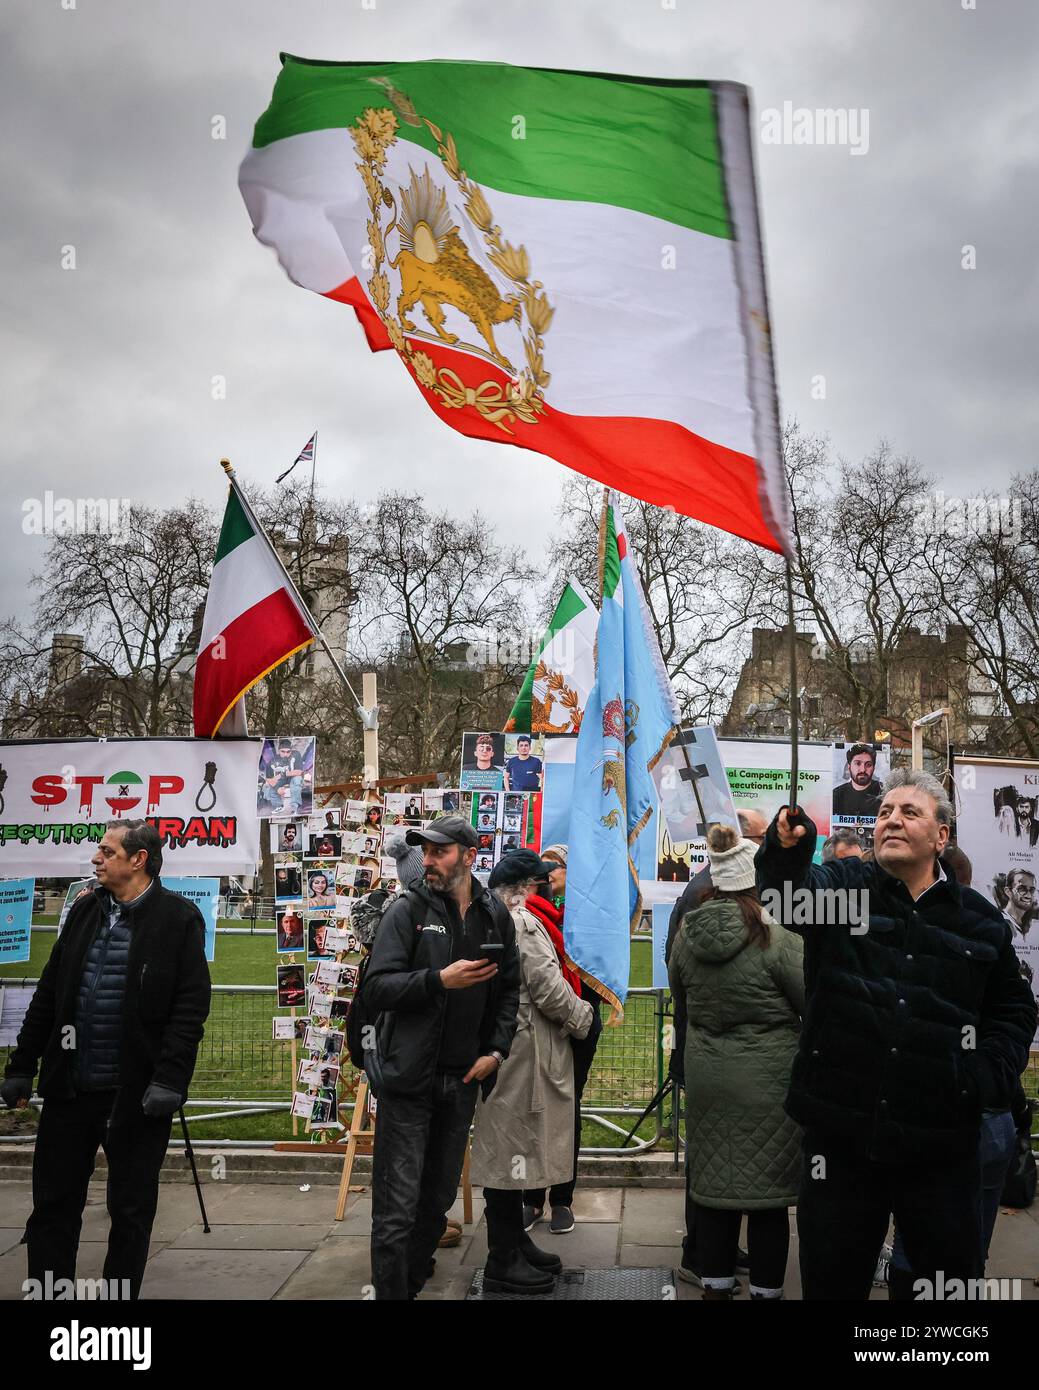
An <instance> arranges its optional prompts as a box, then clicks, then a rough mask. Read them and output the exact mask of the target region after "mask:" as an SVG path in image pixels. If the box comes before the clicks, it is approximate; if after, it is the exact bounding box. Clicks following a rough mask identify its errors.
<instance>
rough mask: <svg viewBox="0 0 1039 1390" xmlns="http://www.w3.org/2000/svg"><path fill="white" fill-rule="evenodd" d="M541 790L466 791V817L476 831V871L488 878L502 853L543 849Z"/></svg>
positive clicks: (463, 801)
mask: <svg viewBox="0 0 1039 1390" xmlns="http://www.w3.org/2000/svg"><path fill="white" fill-rule="evenodd" d="M541 799H542V796H541V793H540V792H481V791H474V792H465V793H463V794H462V798H461V800H462V804H463V806H464V807H465V810H464V813H463V814H464V816H465V819H466V820H468V821H469V823H470V825H472V827H473V829H474V830H475V831H476V836H477V839H476V862H475V864H474V865H473V872H474V873H475V874H476V875H477V876H478V877H480V876H483V877H486V875H487V874H489V873H490V871H491V869H492V868H493V867H494V865H495V864H497V862H498V860H499V859H500V858H501V857H502V855H503V854H508V853H509V852H510V851H511V850H515V849H532V850H535V851H536V850H539V849H540V848H541Z"/></svg>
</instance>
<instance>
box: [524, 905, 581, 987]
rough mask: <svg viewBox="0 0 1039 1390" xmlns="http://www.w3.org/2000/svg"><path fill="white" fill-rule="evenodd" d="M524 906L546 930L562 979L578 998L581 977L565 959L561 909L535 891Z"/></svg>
mask: <svg viewBox="0 0 1039 1390" xmlns="http://www.w3.org/2000/svg"><path fill="white" fill-rule="evenodd" d="M526 907H527V911H528V912H532V913H533V914H534V916H535V917H536V918H537V919H538V921H539V922H540V923H541V925H542V926H543V927H544V928H545V930H546V931H547V932H548V936H549V940H550V941H551V942H552V945H553V946H554V947H555V948H556V955H557V956H558V957H559V968H560V970H562V972H563V979H564V980H565V981H566V982H567V984H568V985H569V986H570V988H571V989H572V990H573V992H574V993H575V994H576V995H577V997H578V999H580V997H581V977H580V975H579V974H578V973H577V971H576V970H575V968H574V967H573V966H572V965H571V964H570V962H569V961H568V960H567V958H566V948H565V947H564V945H563V909H562V908H560V907H556V906H555V905H554V904H553V903H550V902H549V901H548V899H547V898H542V897H540V896H539V895H538V894H537V893H531V895H530V897H529V898H528V899H527V902H526Z"/></svg>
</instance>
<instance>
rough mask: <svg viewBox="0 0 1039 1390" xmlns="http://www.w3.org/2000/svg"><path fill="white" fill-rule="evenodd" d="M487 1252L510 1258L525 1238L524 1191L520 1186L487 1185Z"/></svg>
mask: <svg viewBox="0 0 1039 1390" xmlns="http://www.w3.org/2000/svg"><path fill="white" fill-rule="evenodd" d="M483 1199H484V1203H485V1215H486V1217H487V1252H488V1254H489V1255H499V1256H504V1257H505V1258H508V1256H509V1255H510V1254H511V1253H512V1251H513V1250H515V1249H516V1248H517V1247H518V1246H519V1243H520V1241H521V1240H522V1239H523V1193H522V1192H521V1191H520V1189H519V1188H518V1187H514V1188H504V1187H485V1188H484V1190H483Z"/></svg>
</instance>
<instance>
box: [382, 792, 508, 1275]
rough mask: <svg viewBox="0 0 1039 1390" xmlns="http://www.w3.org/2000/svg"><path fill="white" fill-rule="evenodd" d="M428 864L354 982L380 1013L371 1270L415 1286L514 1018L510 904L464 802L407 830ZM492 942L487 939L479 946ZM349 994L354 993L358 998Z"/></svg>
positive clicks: (391, 910)
mask: <svg viewBox="0 0 1039 1390" xmlns="http://www.w3.org/2000/svg"><path fill="white" fill-rule="evenodd" d="M407 841H408V843H409V844H411V845H421V847H422V852H423V860H424V863H425V878H424V879H423V881H422V882H421V883H420V884H418V885H417V886H416V887H414V888H411V889H409V890H408V891H407V892H406V893H402V894H401V895H400V897H399V898H398V899H397V901H396V902H394V903H393V904H392V906H390V907H388V908H387V909H386V912H385V913H384V915H383V918H382V921H381V922H380V923H379V929H378V931H377V933H376V936H375V942H374V945H373V947H372V955H371V962H370V964H369V966H368V970H367V974H366V975H365V979H364V983H363V985H362V992H363V995H364V1003H365V1006H366V1008H367V1009H369V1010H371V1011H372V1012H373V1013H376V1014H378V1015H380V1017H379V1022H378V1025H377V1035H378V1047H377V1049H375V1054H376V1055H375V1056H373V1057H372V1058H371V1060H370V1062H368V1063H366V1070H367V1071H368V1072H369V1077H370V1079H371V1080H372V1081H373V1082H374V1083H375V1085H376V1087H377V1098H378V1113H377V1116H376V1121H375V1151H374V1157H373V1159H372V1282H373V1283H374V1285H375V1297H376V1298H377V1299H407V1298H414V1297H415V1296H416V1295H417V1294H418V1293H419V1291H420V1290H421V1288H422V1286H423V1284H424V1283H425V1281H426V1279H427V1277H428V1275H429V1269H430V1262H431V1260H432V1258H433V1252H434V1251H435V1250H436V1247H437V1242H438V1241H439V1239H440V1237H441V1236H442V1235H443V1233H444V1227H445V1225H446V1218H445V1215H444V1213H445V1212H446V1211H447V1210H448V1208H449V1207H450V1206H451V1203H452V1202H453V1201H454V1200H455V1195H456V1193H457V1191H458V1179H459V1178H460V1177H461V1174H462V1163H463V1160H464V1158H465V1146H466V1142H467V1140H468V1138H469V1127H470V1125H471V1124H472V1122H473V1111H474V1110H475V1108H476V1099H477V1091H478V1088H479V1087H482V1088H483V1091H484V1094H488V1093H489V1092H490V1089H491V1087H492V1086H493V1085H494V1081H495V1078H496V1076H497V1072H498V1068H499V1067H500V1066H501V1065H502V1064H503V1063H504V1062H505V1059H506V1058H507V1057H508V1055H509V1049H510V1047H511V1045H512V1038H513V1034H514V1033H515V1031H516V1013H517V1010H518V1008H519V957H518V956H517V953H516V929H515V926H514V924H513V921H512V914H511V913H510V912H509V911H508V909H507V908H506V907H505V905H504V903H502V902H501V900H500V899H499V898H497V897H496V896H495V895H494V894H492V893H489V892H488V891H487V890H486V889H485V888H484V887H483V885H482V884H481V883H480V882H479V881H478V880H477V879H475V878H474V877H473V874H472V867H473V861H474V860H475V858H476V843H477V836H476V831H475V830H474V829H473V827H472V826H471V825H469V824H468V823H467V822H466V821H464V820H462V818H461V817H460V816H444V817H442V818H441V819H439V820H435V821H433V822H432V823H431V824H430V825H429V826H427V827H426V829H424V830H409V831H408V832H407ZM485 946H486V947H489V948H490V950H489V951H485V950H484V949H483V948H484V947H485ZM355 1002H356V1001H355Z"/></svg>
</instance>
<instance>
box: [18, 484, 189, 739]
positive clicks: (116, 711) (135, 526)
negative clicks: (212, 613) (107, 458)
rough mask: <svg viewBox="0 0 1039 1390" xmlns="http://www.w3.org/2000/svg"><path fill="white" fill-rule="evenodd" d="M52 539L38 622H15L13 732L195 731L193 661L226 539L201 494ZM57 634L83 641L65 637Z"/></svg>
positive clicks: (37, 587) (37, 583) (41, 576)
mask: <svg viewBox="0 0 1039 1390" xmlns="http://www.w3.org/2000/svg"><path fill="white" fill-rule="evenodd" d="M46 545H47V548H46V552H45V555H44V561H43V568H42V570H41V571H40V572H39V573H38V574H36V575H34V576H33V578H32V581H31V583H32V588H33V590H34V591H35V596H36V597H35V603H34V605H33V614H32V619H31V621H30V622H29V623H27V624H22V625H19V624H17V623H16V622H15V621H14V620H9V621H8V622H7V623H6V624H5V625H4V632H3V640H4V647H5V664H6V672H7V675H6V689H5V695H6V700H5V705H6V708H7V712H8V713H7V719H6V723H7V727H8V729H9V731H10V732H12V733H30V732H31V733H36V734H40V735H44V736H46V735H61V736H66V737H72V736H76V735H87V736H89V735H99V734H115V733H120V734H127V735H131V736H133V737H154V736H155V735H157V734H161V733H186V732H189V730H190V682H185V680H184V679H183V676H182V667H183V658H184V654H185V642H186V640H187V637H188V634H189V633H190V631H191V629H192V624H193V622H194V620H195V616H196V613H197V612H198V610H199V607H200V605H201V604H202V603H203V602H204V600H205V595H206V589H207V586H208V582H209V567H210V565H211V563H212V557H213V553H214V551H215V548H216V530H215V526H214V522H213V518H212V515H211V514H210V512H209V511H208V510H207V509H206V508H205V507H204V506H203V505H202V504H201V503H200V502H198V501H196V500H194V499H189V501H188V502H187V503H186V504H185V505H184V506H183V507H178V508H172V509H170V510H167V511H157V510H153V509H151V508H147V507H142V506H135V507H132V508H131V509H130V510H129V511H128V512H127V513H126V514H125V515H123V516H122V518H121V519H120V524H119V525H118V527H117V528H115V529H106V530H101V529H96V530H87V531H86V532H85V533H79V534H67V535H54V536H51V537H49V538H48V540H47V543H46ZM55 633H60V634H74V635H75V636H76V637H77V638H81V639H82V641H81V643H80V644H79V645H78V646H73V645H71V644H64V645H63V644H61V643H59V644H58V646H57V647H55V644H54V641H53V637H54V634H55Z"/></svg>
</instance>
